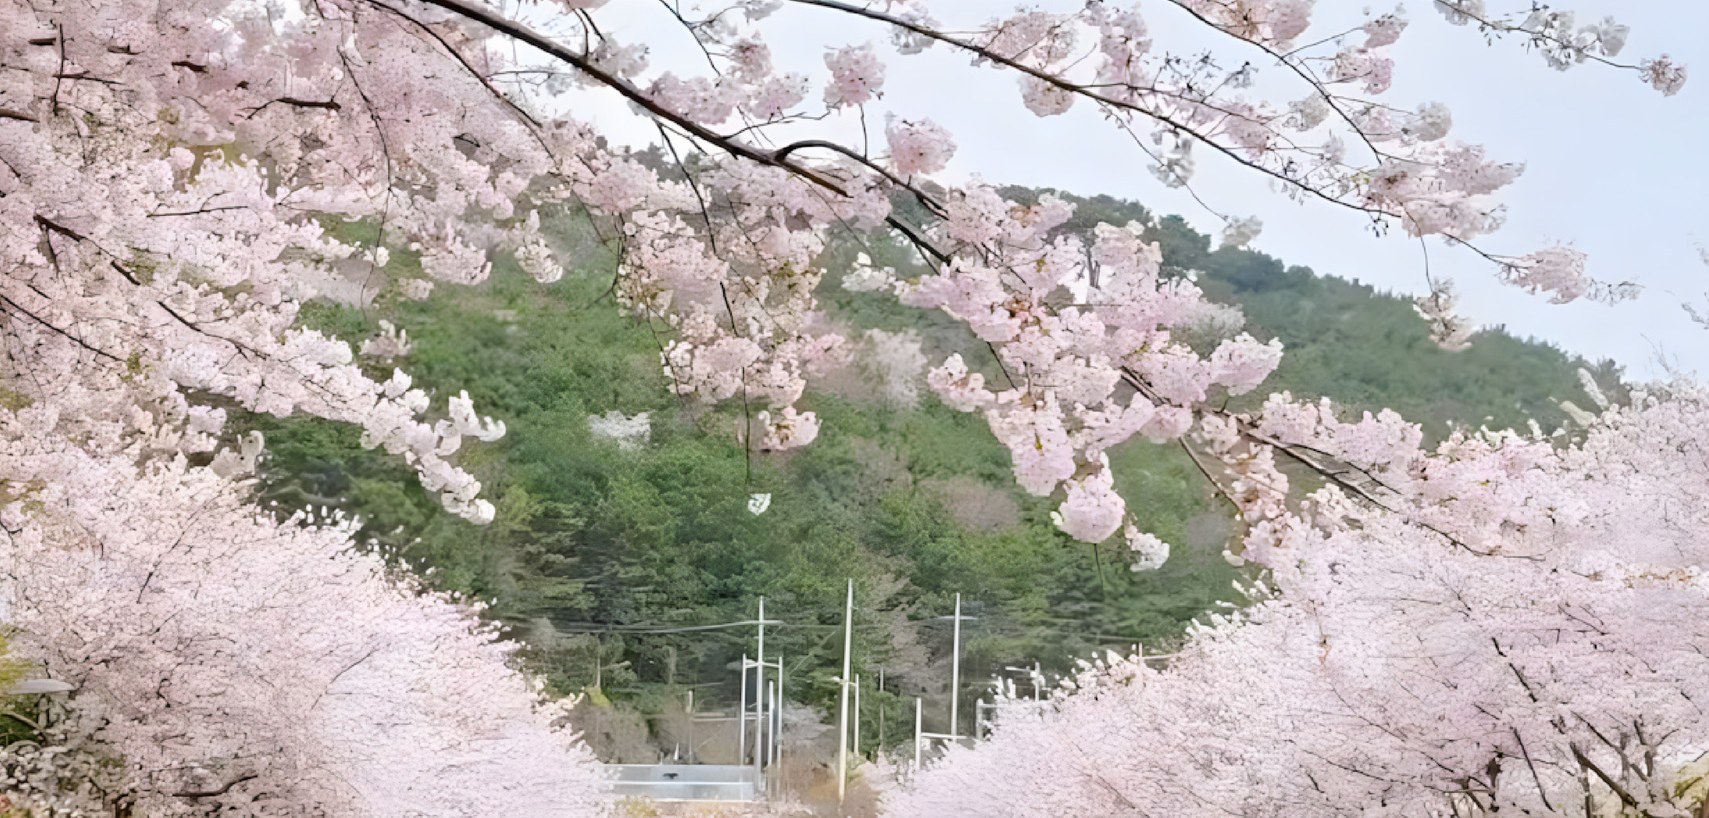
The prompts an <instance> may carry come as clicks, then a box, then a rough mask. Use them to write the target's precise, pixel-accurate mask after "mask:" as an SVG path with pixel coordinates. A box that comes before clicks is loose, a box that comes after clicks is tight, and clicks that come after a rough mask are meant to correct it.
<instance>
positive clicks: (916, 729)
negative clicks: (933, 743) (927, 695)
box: [914, 696, 924, 773]
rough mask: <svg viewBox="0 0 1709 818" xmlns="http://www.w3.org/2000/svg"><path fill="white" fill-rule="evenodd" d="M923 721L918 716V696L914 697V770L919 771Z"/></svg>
mask: <svg viewBox="0 0 1709 818" xmlns="http://www.w3.org/2000/svg"><path fill="white" fill-rule="evenodd" d="M922 724H924V721H923V720H922V719H921V718H920V697H919V696H915V697H914V772H916V773H917V772H919V771H920V741H921V738H920V727H921V725H922Z"/></svg>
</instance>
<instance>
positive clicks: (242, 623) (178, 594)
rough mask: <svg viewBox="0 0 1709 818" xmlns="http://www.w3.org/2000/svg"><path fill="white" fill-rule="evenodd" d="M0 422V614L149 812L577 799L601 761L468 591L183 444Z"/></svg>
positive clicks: (133, 801)
mask: <svg viewBox="0 0 1709 818" xmlns="http://www.w3.org/2000/svg"><path fill="white" fill-rule="evenodd" d="M54 414H55V413H54V409H53V407H52V406H51V405H47V404H43V405H37V406H31V407H29V408H27V409H24V410H22V411H20V412H18V413H17V414H16V415H14V416H12V417H11V418H10V419H8V421H7V422H6V427H7V428H6V429H5V437H4V439H5V440H6V443H5V445H4V447H3V448H0V452H3V454H0V457H3V460H4V462H5V463H6V465H7V479H8V484H7V485H8V487H9V491H10V492H12V495H11V496H10V497H9V500H10V502H9V504H8V505H7V507H6V508H5V510H4V512H3V514H0V518H3V519H0V524H3V525H4V527H5V530H6V533H7V536H6V538H5V539H4V541H3V542H4V545H0V556H3V558H4V560H5V563H6V565H7V583H8V591H9V594H8V596H9V599H8V600H7V603H8V604H7V607H6V618H7V620H8V622H9V624H11V625H13V626H14V627H16V628H17V629H18V631H19V634H20V636H19V644H18V650H19V652H20V653H22V654H24V655H28V656H31V657H32V658H34V659H35V660H36V661H37V662H39V663H40V664H41V665H42V666H43V667H45V668H46V669H47V670H49V671H50V672H51V673H52V674H53V675H54V676H55V677H57V678H60V679H63V680H65V681H67V682H70V683H71V684H73V685H75V686H76V688H77V689H76V691H75V692H74V693H73V694H71V695H72V697H73V698H72V701H71V704H72V705H73V708H74V711H75V713H76V718H77V722H78V725H79V726H80V729H78V730H75V731H72V734H71V735H70V736H69V737H67V738H66V739H63V740H65V741H66V745H67V747H68V749H70V750H75V751H79V752H83V753H89V754H98V755H100V756H105V757H109V758H111V759H112V760H113V762H114V763H115V764H118V765H120V768H121V769H122V770H123V772H124V775H123V781H122V782H121V783H120V784H119V785H113V786H114V787H115V789H116V790H117V791H116V792H114V793H112V794H111V796H112V797H111V799H110V800H111V801H112V803H114V804H115V805H117V806H122V807H125V808H129V809H133V810H135V811H136V813H137V814H146V815H206V814H210V813H211V812H220V811H227V810H229V811H234V812H237V813H239V814H254V815H301V814H307V813H313V814H323V815H409V814H416V815H540V816H545V815H566V814H568V815H576V814H594V813H595V812H596V807H597V806H598V805H599V803H600V800H601V795H600V788H601V783H600V780H599V779H600V776H599V773H597V772H596V767H595V765H594V763H593V760H592V758H591V755H590V754H589V753H588V751H587V750H586V748H585V747H583V746H582V745H580V743H579V742H578V741H577V740H576V737H575V736H574V734H573V733H571V732H570V731H569V730H568V729H567V728H566V727H565V725H564V724H563V709H564V708H563V707H561V706H555V705H549V704H547V703H544V702H541V701H540V700H539V698H538V695H537V694H538V688H537V687H536V685H535V683H533V682H531V681H530V680H529V679H527V678H525V677H524V676H523V675H521V674H519V673H518V672H517V671H515V670H514V669H513V667H512V661H511V651H512V649H513V647H514V646H513V645H510V644H508V643H505V642H502V641H500V640H499V639H497V638H496V634H495V633H494V632H493V628H492V626H488V625H482V624H480V623H479V620H478V619H476V617H475V616H474V614H475V613H477V612H478V606H471V605H470V604H467V603H463V602H460V601H458V600H454V599H450V598H447V597H444V596H442V595H438V594H431V593H423V592H421V591H420V590H419V588H418V583H416V582H414V581H410V580H407V579H403V578H400V577H397V576H395V574H394V573H393V570H392V569H390V568H388V567H387V566H386V565H385V564H384V563H383V562H382V561H381V560H380V559H379V558H378V557H376V556H371V555H364V554H360V553H357V552H355V551H354V550H353V548H352V542H351V535H352V532H353V528H354V527H353V526H352V525H351V523H350V521H348V520H339V519H320V520H310V519H306V518H304V517H302V516H301V515H299V516H297V517H294V518H291V519H286V520H279V521H276V520H275V519H273V518H272V517H271V516H269V515H266V514H263V513H260V511H259V510H258V509H256V508H255V507H254V506H253V505H252V504H251V503H250V502H249V500H248V489H247V486H245V485H243V484H242V483H241V482H237V481H232V480H228V479H226V478H223V477H221V476H220V475H218V474H217V473H215V472H214V471H213V470H211V469H208V468H196V467H193V466H190V465H189V464H188V463H187V462H186V461H185V460H184V459H183V458H182V457H179V458H175V459H170V460H156V461H154V462H151V463H149V464H148V465H146V466H143V467H141V468H139V467H138V466H137V465H136V462H135V459H134V454H135V453H134V452H123V453H117V454H114V455H108V456H106V457H101V456H97V455H94V454H91V453H90V452H88V451H86V450H84V449H83V448H82V447H80V446H78V445H76V444H75V443H72V442H70V441H67V440H66V439H65V438H64V437H62V436H60V435H58V434H57V433H55V432H54V431H53V430H54V427H55V426H56V425H57V423H58V419H57V418H55V417H54Z"/></svg>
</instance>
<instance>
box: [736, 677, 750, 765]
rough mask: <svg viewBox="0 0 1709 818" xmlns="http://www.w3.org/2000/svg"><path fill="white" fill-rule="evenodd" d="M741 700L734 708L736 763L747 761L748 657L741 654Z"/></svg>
mask: <svg viewBox="0 0 1709 818" xmlns="http://www.w3.org/2000/svg"><path fill="white" fill-rule="evenodd" d="M741 673H742V699H741V702H742V703H741V704H739V705H737V706H736V763H737V764H741V763H743V762H745V761H747V760H748V655H747V654H746V653H744V654H742V670H741Z"/></svg>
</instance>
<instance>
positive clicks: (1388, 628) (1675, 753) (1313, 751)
mask: <svg viewBox="0 0 1709 818" xmlns="http://www.w3.org/2000/svg"><path fill="white" fill-rule="evenodd" d="M1323 410H1324V407H1323V406H1321V405H1297V404H1291V403H1289V402H1287V401H1285V400H1283V399H1280V398H1277V399H1273V400H1272V403H1271V405H1270V406H1269V407H1267V409H1266V412H1265V413H1264V414H1265V415H1266V417H1265V419H1264V420H1261V421H1258V422H1257V428H1259V429H1261V430H1262V431H1259V432H1255V433H1253V435H1252V436H1250V437H1248V438H1247V442H1245V443H1241V442H1236V441H1235V439H1234V438H1232V437H1227V438H1225V439H1224V442H1226V443H1229V444H1230V445H1231V446H1233V447H1236V448H1240V447H1245V446H1247V445H1249V443H1250V440H1251V437H1256V436H1264V435H1275V437H1274V438H1273V440H1274V443H1273V444H1272V445H1273V447H1274V448H1273V449H1271V450H1272V451H1278V452H1284V453H1286V452H1293V453H1297V454H1298V455H1299V456H1301V457H1329V456H1333V457H1335V458H1336V459H1337V462H1339V463H1340V464H1341V465H1342V466H1343V467H1344V468H1345V469H1346V473H1347V474H1349V475H1353V477H1349V478H1347V484H1346V486H1345V487H1343V486H1340V485H1336V484H1334V483H1331V484H1330V485H1327V486H1326V487H1325V488H1323V489H1321V490H1319V491H1318V492H1316V493H1314V494H1313V496H1312V498H1311V500H1310V502H1309V503H1307V504H1306V505H1305V506H1304V507H1303V508H1302V509H1301V510H1299V511H1298V512H1297V513H1296V512H1293V511H1287V510H1282V509H1279V508H1278V507H1276V506H1274V505H1273V504H1271V503H1270V502H1269V501H1259V502H1252V503H1246V502H1242V507H1243V509H1244V510H1245V511H1246V512H1247V513H1248V515H1249V518H1256V517H1263V521H1262V522H1260V523H1258V524H1257V525H1255V526H1254V529H1255V531H1258V530H1262V531H1263V532H1264V533H1265V534H1266V535H1267V536H1258V535H1256V534H1255V535H1254V536H1251V537H1249V538H1248V545H1247V547H1248V548H1249V549H1252V550H1249V551H1248V554H1247V556H1250V557H1252V558H1254V559H1256V560H1258V561H1260V562H1262V564H1263V565H1264V566H1265V567H1266V568H1267V569H1268V571H1267V573H1266V575H1265V580H1264V582H1263V583H1261V584H1257V585H1254V586H1253V587H1251V588H1248V589H1247V591H1248V594H1249V596H1251V597H1252V598H1253V600H1254V602H1253V604H1252V605H1251V606H1250V607H1247V608H1244V609H1241V610H1238V611H1232V612H1227V613H1225V614H1213V615H1211V616H1209V617H1207V618H1206V621H1203V622H1201V623H1199V625H1198V627H1196V628H1195V630H1194V632H1193V633H1192V635H1191V638H1190V640H1189V643H1188V645H1187V647H1186V648H1185V649H1183V650H1182V651H1181V653H1180V655H1179V656H1178V657H1177V658H1175V659H1174V660H1173V661H1171V662H1169V663H1168V665H1167V667H1165V668H1158V667H1156V666H1155V665H1151V666H1148V664H1147V663H1146V661H1145V660H1144V658H1143V657H1139V656H1135V657H1121V656H1112V657H1109V658H1108V659H1107V660H1104V661H1101V662H1099V663H1096V664H1089V665H1087V666H1086V668H1085V669H1084V672H1083V673H1082V674H1081V675H1080V676H1079V677H1077V678H1076V679H1072V680H1069V681H1068V682H1065V683H1064V689H1063V691H1061V693H1060V695H1059V697H1058V699H1057V701H1056V703H1055V706H1054V707H1052V708H1050V709H1049V712H1048V714H1047V715H1043V716H1040V715H1038V713H1037V711H1036V710H1035V711H1031V712H1027V711H1026V710H1025V709H1024V708H1013V709H1012V710H1011V712H1012V714H1013V715H1014V717H1013V718H1000V719H999V720H998V725H997V729H996V734H995V739H994V741H993V742H992V743H991V744H990V745H988V746H985V747H982V748H980V749H977V750H967V749H963V748H955V749H952V750H951V751H950V752H949V754H948V756H947V757H946V759H945V760H944V762H943V763H941V764H940V765H939V766H938V767H935V768H933V769H930V770H928V771H927V772H925V773H923V774H922V775H921V776H920V777H919V779H918V780H917V781H916V782H915V784H914V786H913V787H912V788H909V789H904V790H902V791H899V792H897V793H896V794H894V795H893V797H892V806H893V810H892V813H891V814H894V815H939V814H944V812H943V810H944V808H945V807H946V806H947V805H949V804H954V805H955V807H956V809H955V814H959V815H1003V816H1019V815H1060V814H1064V813H1065V812H1082V813H1086V814H1100V815H1103V814H1108V815H1117V814H1134V815H1227V814H1238V815H1332V814H1346V813H1349V812H1356V813H1358V814H1361V815H1396V816H1399V815H1408V816H1414V815H1444V816H1446V815H1484V814H1495V813H1498V812H1499V813H1502V814H1508V813H1514V814H1528V815H1572V816H1604V815H1608V816H1612V815H1649V816H1664V815H1665V816H1686V815H1699V814H1702V813H1701V811H1702V810H1703V809H1705V806H1704V805H1705V803H1709V802H1706V798H1709V788H1706V787H1705V779H1704V774H1705V772H1706V768H1705V764H1704V762H1705V760H1706V759H1709V755H1706V754H1709V742H1706V741H1705V739H1704V736H1705V735H1706V725H1705V724H1704V718H1705V716H1704V711H1703V709H1702V707H1701V702H1702V701H1703V698H1704V697H1705V696H1709V653H1706V652H1705V648H1706V646H1709V632H1705V630H1704V628H1703V626H1702V624H1701V623H1703V622H1704V621H1705V613H1706V607H1709V582H1706V581H1705V577H1704V574H1703V568H1702V566H1703V564H1704V560H1705V557H1706V556H1709V555H1706V553H1705V547H1706V541H1705V538H1704V536H1703V534H1702V531H1703V527H1702V524H1703V522H1704V521H1703V519H1702V516H1703V509H1704V508H1705V503H1704V494H1705V492H1706V491H1709V485H1706V484H1705V482H1704V480H1703V478H1702V475H1703V474H1704V471H1703V467H1704V465H1705V464H1704V463H1703V462H1702V460H1703V457H1704V453H1705V452H1706V451H1709V441H1706V438H1705V429H1709V426H1706V425H1705V424H1704V421H1705V419H1709V395H1706V394H1705V393H1704V392H1703V391H1702V390H1701V388H1699V387H1695V386H1690V385H1680V386H1677V387H1674V388H1671V389H1667V390H1664V391H1662V392H1659V393H1656V394H1652V395H1639V396H1638V397H1637V398H1636V399H1635V403H1634V404H1633V405H1632V406H1628V407H1616V408H1609V409H1606V410H1605V411H1604V412H1603V414H1601V415H1600V416H1599V417H1597V418H1596V419H1595V421H1594V422H1593V424H1592V427H1591V428H1590V429H1589V430H1588V431H1587V432H1586V433H1585V434H1584V436H1583V438H1582V439H1581V440H1579V441H1577V442H1576V443H1574V444H1573V445H1570V446H1566V447H1558V446H1556V445H1554V443H1553V442H1552V441H1550V440H1548V439H1545V438H1540V437H1535V436H1523V435H1519V434H1515V433H1511V432H1503V433H1494V432H1478V433H1459V434H1456V435H1454V436H1453V437H1451V438H1450V439H1448V440H1447V441H1444V442H1443V443H1442V444H1441V445H1440V446H1438V447H1436V448H1434V449H1432V450H1430V451H1424V450H1421V449H1419V448H1418V434H1417V429H1416V427H1410V426H1407V425H1406V424H1402V423H1398V422H1396V423H1391V422H1386V421H1385V420H1383V419H1371V418H1367V419H1366V420H1365V421H1363V422H1362V423H1359V424H1343V423H1340V422H1339V421H1336V420H1334V419H1333V418H1331V417H1330V416H1329V415H1328V414H1327V413H1326V412H1324V411H1323ZM1230 429H1232V426H1228V427H1223V429H1222V433H1224V434H1227V432H1228V431H1229V430H1230ZM1213 434H1215V433H1213ZM1336 436H1338V437H1339V442H1334V441H1332V440H1331V438H1332V437H1336ZM1327 447H1332V448H1327ZM1286 456H1290V457H1291V456H1294V455H1293V454H1288V455H1286ZM1229 459H1230V460H1235V458H1229ZM1241 479H1242V480H1246V481H1250V482H1251V483H1252V485H1254V486H1257V485H1259V484H1260V483H1262V484H1263V485H1264V486H1266V487H1267V488H1256V489H1254V490H1253V491H1252V493H1251V495H1249V496H1256V495H1261V494H1265V493H1271V492H1274V491H1278V490H1281V486H1280V485H1279V484H1280V483H1281V482H1282V481H1283V480H1284V478H1282V477H1281V475H1280V474H1279V473H1278V472H1276V471H1274V470H1273V469H1268V468H1261V467H1260V468H1252V469H1249V471H1248V472H1247V474H1246V475H1245V476H1243V477H1242V478H1241ZM1231 488H1232V487H1231ZM1234 491H1240V490H1239V489H1234ZM1236 496H1238V495H1236ZM1274 497H1275V495H1274V494H1272V498H1271V499H1274ZM1372 498H1374V499H1372ZM1379 502H1380V503H1381V504H1382V505H1381V506H1379V505H1378V503H1379ZM1266 506H1268V507H1269V510H1266ZM1260 542H1261V543H1262V545H1261V546H1260V545H1259V544H1258V543H1260ZM1259 548H1261V549H1262V550H1261V552H1260V551H1259V550H1258V549H1259ZM974 781H979V782H982V783H981V785H980V786H977V787H975V786H971V785H972V782H974Z"/></svg>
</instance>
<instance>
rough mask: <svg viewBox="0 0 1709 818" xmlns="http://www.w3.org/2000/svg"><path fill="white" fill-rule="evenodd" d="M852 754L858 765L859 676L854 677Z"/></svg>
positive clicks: (859, 756) (859, 755) (857, 674)
mask: <svg viewBox="0 0 1709 818" xmlns="http://www.w3.org/2000/svg"><path fill="white" fill-rule="evenodd" d="M854 754H855V758H856V759H857V760H856V761H855V763H856V764H859V763H860V761H859V760H858V759H860V758H861V757H862V756H861V754H860V674H859V673H856V674H855V677H854Z"/></svg>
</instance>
